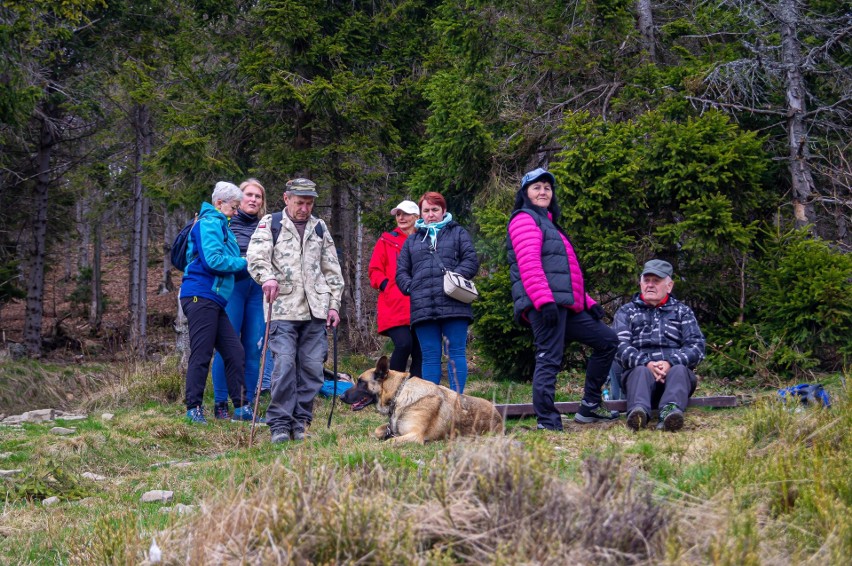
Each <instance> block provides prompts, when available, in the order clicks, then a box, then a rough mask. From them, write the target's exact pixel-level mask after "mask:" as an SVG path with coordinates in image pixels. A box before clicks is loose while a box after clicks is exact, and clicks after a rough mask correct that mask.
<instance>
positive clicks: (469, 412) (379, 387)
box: [340, 356, 503, 444]
mask: <svg viewBox="0 0 852 566" xmlns="http://www.w3.org/2000/svg"><path fill="white" fill-rule="evenodd" d="M340 399H341V401H343V402H344V403H348V404H350V405H352V409H353V410H355V411H357V410H360V409H363V408H364V407H366V406H368V405H370V404H372V403H378V405H377V409H378V411H379V413H381V414H383V415H388V417H390V422H389V423H388V424H386V425H382V426H380V427H378V428H377V429H376V431H375V433H374V434H375V437H376V438H378V439H380V440H385V439H391V440H393V441H394V442H418V443H420V444H423V443H425V442H429V441H432V440H443V439H445V438H455V437H456V436H471V435H478V434H484V433H487V432H502V431H503V418H502V417H501V416H500V413H498V412H497V409H496V408H494V404H493V403H491V402H490V401H487V400H485V399H480V398H477V397H470V396H468V395H459V394H458V393H456V392H455V391H453V390H451V389H448V388H446V387H444V386H442V385H435V384H434V383H432V382H431V381H426V380H425V379H420V378H419V377H413V376H411V375H410V374H408V373H403V372H400V371H393V370H391V369H389V367H388V358H387V356H382V357H381V358H379V361H378V362H376V367H375V368H373V369H368V370H367V371H365V372H364V373H362V374H361V375H360V376H359V377H358V381H357V382H356V383H355V387H352V388H350V389H348V390H347V391H346V393H344V394H343V396H341V397H340Z"/></svg>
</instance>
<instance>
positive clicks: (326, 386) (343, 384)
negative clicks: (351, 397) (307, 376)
mask: <svg viewBox="0 0 852 566" xmlns="http://www.w3.org/2000/svg"><path fill="white" fill-rule="evenodd" d="M350 387H352V382H351V381H344V380H342V379H338V380H337V396H338V397H340V396H341V395H343V393H344V392H345V391H346V390H347V389H349V388H350ZM319 392H320V395H322V396H323V397H331V396H332V395H334V380H333V379H326V380H325V381H323V382H322V387H321V388H320V390H319Z"/></svg>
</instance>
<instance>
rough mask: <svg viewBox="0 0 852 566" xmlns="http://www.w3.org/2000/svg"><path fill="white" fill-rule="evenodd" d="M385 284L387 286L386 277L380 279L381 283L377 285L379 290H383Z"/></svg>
mask: <svg viewBox="0 0 852 566" xmlns="http://www.w3.org/2000/svg"><path fill="white" fill-rule="evenodd" d="M387 286H388V280H387V278H385V280H384V281H382V282H381V284H380V285H379V291H384V290H385V287H387Z"/></svg>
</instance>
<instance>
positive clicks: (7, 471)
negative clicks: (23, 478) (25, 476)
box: [0, 469, 23, 478]
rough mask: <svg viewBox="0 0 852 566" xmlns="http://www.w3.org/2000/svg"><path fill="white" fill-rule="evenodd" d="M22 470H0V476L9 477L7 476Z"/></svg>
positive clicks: (15, 474)
mask: <svg viewBox="0 0 852 566" xmlns="http://www.w3.org/2000/svg"><path fill="white" fill-rule="evenodd" d="M22 471H23V470H20V469H18V470H0V478H9V477H12V476H17V475H18V474H20V473H21V472H22Z"/></svg>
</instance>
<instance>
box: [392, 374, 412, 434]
mask: <svg viewBox="0 0 852 566" xmlns="http://www.w3.org/2000/svg"><path fill="white" fill-rule="evenodd" d="M409 379H411V376H410V375H408V376H407V377H406V378H405V379H403V380H402V383H400V384H399V387H398V388H397V390H396V393H394V394H393V399H391V401H390V403H388V416H389V417H391V419H393V414H394V412H395V411H396V398H397V397H399V394H400V393H402V388H403V387H405V384H406V383H408V380H409ZM391 422H393V421H392V420H391ZM391 435H393V431H391Z"/></svg>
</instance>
